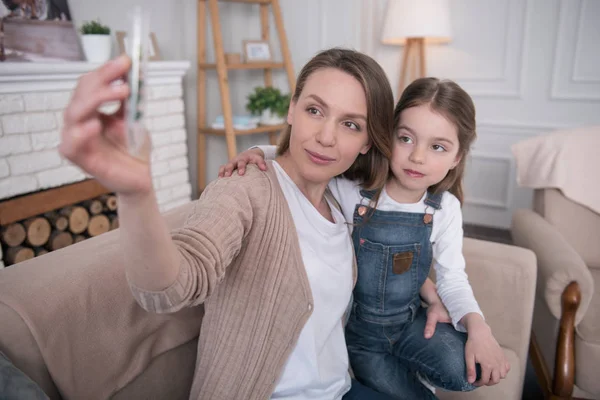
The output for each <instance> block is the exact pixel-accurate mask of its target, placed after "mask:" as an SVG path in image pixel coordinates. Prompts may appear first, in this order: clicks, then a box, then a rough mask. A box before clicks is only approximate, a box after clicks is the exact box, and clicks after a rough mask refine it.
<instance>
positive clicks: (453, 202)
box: [435, 191, 462, 217]
mask: <svg viewBox="0 0 600 400" xmlns="http://www.w3.org/2000/svg"><path fill="white" fill-rule="evenodd" d="M435 214H439V216H440V217H441V216H444V217H452V216H454V215H456V214H462V206H461V204H460V201H459V200H458V198H457V197H456V196H455V195H453V194H452V193H450V192H448V191H446V192H444V193H442V199H441V201H440V208H439V210H437V211H436V212H435Z"/></svg>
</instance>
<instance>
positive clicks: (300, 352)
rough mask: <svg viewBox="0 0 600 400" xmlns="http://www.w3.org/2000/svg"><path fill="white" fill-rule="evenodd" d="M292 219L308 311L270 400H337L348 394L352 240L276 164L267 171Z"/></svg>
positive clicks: (341, 223) (338, 219) (339, 218)
mask: <svg viewBox="0 0 600 400" xmlns="http://www.w3.org/2000/svg"><path fill="white" fill-rule="evenodd" d="M272 168H275V172H276V174H277V179H278V181H279V184H280V185H281V189H282V190H283V194H284V196H285V198H286V200H287V203H288V206H289V208H290V211H291V213H292V217H293V219H294V225H295V226H296V232H297V234H298V240H299V242H300V252H301V253H302V261H303V263H304V267H305V268H306V275H307V276H308V281H309V283H310V289H311V293H312V297H313V304H314V309H313V312H312V314H311V316H310V317H309V318H308V321H306V324H304V327H303V328H302V331H301V332H300V336H299V337H298V341H297V342H296V346H295V347H294V350H293V351H292V353H291V354H290V356H289V358H288V360H287V362H286V364H285V367H284V369H283V373H282V374H281V377H280V378H279V381H278V382H277V385H276V386H275V390H274V392H273V394H272V395H271V399H273V400H275V399H277V400H305V399H315V400H331V399H333V400H339V399H341V398H342V397H343V396H344V394H345V393H346V392H348V390H350V385H351V383H350V374H349V373H348V366H349V361H348V351H347V350H346V340H345V338H344V327H343V326H342V322H341V321H342V317H343V315H344V312H345V311H346V308H347V306H348V302H349V301H350V297H351V295H352V263H353V261H352V251H353V250H352V240H351V239H350V237H349V236H348V227H347V225H346V223H345V222H346V221H345V217H344V215H342V213H341V212H340V211H338V209H337V208H336V207H334V206H333V205H331V204H330V208H331V213H332V216H333V218H334V220H335V223H334V222H330V221H328V220H327V219H326V218H325V217H323V216H322V215H321V214H320V213H319V211H318V210H317V209H316V208H315V207H314V206H313V205H312V204H311V203H310V202H309V201H308V199H307V198H306V197H305V196H304V195H303V194H302V192H301V191H300V189H298V187H297V186H296V184H295V183H294V182H293V181H292V180H291V178H290V177H289V176H288V175H287V174H286V173H285V171H284V170H283V168H281V166H280V165H279V164H277V163H276V162H274V163H273V167H272Z"/></svg>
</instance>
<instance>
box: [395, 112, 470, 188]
mask: <svg viewBox="0 0 600 400" xmlns="http://www.w3.org/2000/svg"><path fill="white" fill-rule="evenodd" d="M394 140H395V143H394V149H393V152H392V160H391V169H392V172H393V173H394V177H393V178H392V179H393V180H394V181H395V183H396V184H397V185H398V186H399V187H400V188H402V189H404V190H407V191H409V192H411V193H414V194H415V197H416V198H420V196H422V195H423V193H425V191H426V190H427V188H428V187H430V186H432V185H435V184H437V183H439V182H441V181H442V180H443V179H444V178H445V177H446V175H447V174H448V171H449V170H450V169H452V168H454V167H455V166H456V165H457V164H458V162H459V161H460V156H459V142H458V130H457V128H456V126H455V125H454V124H453V123H452V122H450V121H448V120H447V119H446V118H445V117H444V116H442V115H441V114H439V113H437V112H435V111H433V110H432V109H431V108H430V106H429V104H423V105H420V106H416V107H411V108H407V109H405V110H404V111H402V113H401V114H400V123H399V125H398V127H397V128H396V132H395V138H394Z"/></svg>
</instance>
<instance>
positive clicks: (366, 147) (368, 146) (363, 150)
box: [360, 142, 371, 155]
mask: <svg viewBox="0 0 600 400" xmlns="http://www.w3.org/2000/svg"><path fill="white" fill-rule="evenodd" d="M369 150H371V142H369V143H367V144H365V145H364V146H363V147H362V148H361V149H360V154H362V155H365V154H367V153H368V152H369Z"/></svg>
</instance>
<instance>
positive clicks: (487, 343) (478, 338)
mask: <svg viewBox="0 0 600 400" xmlns="http://www.w3.org/2000/svg"><path fill="white" fill-rule="evenodd" d="M473 317H474V318H473V320H472V321H468V322H467V323H466V324H465V326H466V327H467V330H468V332H469V333H468V334H469V337H468V339H467V344H466V346H465V361H466V363H467V380H468V381H469V383H473V384H475V386H492V385H496V384H497V383H499V382H500V379H504V378H506V375H507V374H508V371H509V370H510V364H509V363H508V361H507V360H506V357H505V356H504V352H503V351H502V348H501V347H500V345H499V344H498V342H497V341H496V339H495V338H494V335H492V330H491V329H490V327H489V326H488V324H486V323H485V321H484V320H483V319H482V318H481V316H480V315H475V314H473ZM476 363H478V364H479V365H480V366H481V378H480V379H479V380H478V381H477V382H475V379H476V372H475V364H476Z"/></svg>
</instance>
